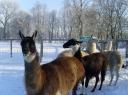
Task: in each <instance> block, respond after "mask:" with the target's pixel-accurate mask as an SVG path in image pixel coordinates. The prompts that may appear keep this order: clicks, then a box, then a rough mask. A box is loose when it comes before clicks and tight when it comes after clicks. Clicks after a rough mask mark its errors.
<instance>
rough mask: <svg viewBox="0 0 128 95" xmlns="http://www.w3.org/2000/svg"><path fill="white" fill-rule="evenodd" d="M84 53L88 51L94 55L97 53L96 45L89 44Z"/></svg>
mask: <svg viewBox="0 0 128 95" xmlns="http://www.w3.org/2000/svg"><path fill="white" fill-rule="evenodd" d="M86 51H88V52H89V53H94V52H97V48H96V43H91V44H90V45H89V46H88V47H87V49H86Z"/></svg>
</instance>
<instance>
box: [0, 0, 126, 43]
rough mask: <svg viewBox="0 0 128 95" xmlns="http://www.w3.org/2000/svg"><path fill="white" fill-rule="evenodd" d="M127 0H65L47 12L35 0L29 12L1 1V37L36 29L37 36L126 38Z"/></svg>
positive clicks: (9, 36) (30, 31)
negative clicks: (60, 6)
mask: <svg viewBox="0 0 128 95" xmlns="http://www.w3.org/2000/svg"><path fill="white" fill-rule="evenodd" d="M127 13H128V0H64V1H63V6H62V8H61V9H58V10H52V11H49V10H48V9H47V6H46V5H43V4H41V3H40V2H39V1H37V2H36V3H35V4H34V5H33V7H32V8H31V9H30V10H29V11H28V12H26V11H23V10H20V9H19V8H18V4H17V3H15V2H12V1H11V0H10V1H9V0H1V1H0V39H9V38H13V39H14V38H19V37H18V31H19V30H21V31H22V32H23V33H24V34H25V35H31V33H32V32H33V31H35V30H37V31H38V32H39V33H38V38H39V39H49V41H52V39H69V38H80V36H84V35H85V36H86V35H87V36H89V35H93V36H95V37H97V38H99V39H108V38H109V39H116V38H120V39H128V14H127Z"/></svg>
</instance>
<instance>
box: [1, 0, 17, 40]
mask: <svg viewBox="0 0 128 95" xmlns="http://www.w3.org/2000/svg"><path fill="white" fill-rule="evenodd" d="M16 9H17V4H16V3H15V2H12V1H9V0H1V1H0V23H1V25H2V27H3V32H4V38H6V35H7V32H8V31H7V29H8V24H9V22H10V20H11V19H12V18H13V17H14V15H15V12H16Z"/></svg>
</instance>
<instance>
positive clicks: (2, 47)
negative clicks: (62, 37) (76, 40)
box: [0, 42, 128, 95]
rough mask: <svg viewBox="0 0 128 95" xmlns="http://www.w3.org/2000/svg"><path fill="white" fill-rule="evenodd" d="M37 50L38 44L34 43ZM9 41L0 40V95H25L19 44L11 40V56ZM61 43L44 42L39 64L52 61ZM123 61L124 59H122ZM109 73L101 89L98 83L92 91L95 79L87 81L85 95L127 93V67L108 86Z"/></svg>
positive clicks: (79, 88) (120, 94) (119, 94)
mask: <svg viewBox="0 0 128 95" xmlns="http://www.w3.org/2000/svg"><path fill="white" fill-rule="evenodd" d="M36 46H37V49H38V51H40V49H39V47H40V45H39V44H38V43H37V44H36ZM9 47H10V44H9V42H0V95H26V93H25V88H24V61H23V57H22V53H21V48H20V44H19V43H18V42H13V57H12V58H11V57H10V48H9ZM63 50H64V49H63V48H62V43H44V49H43V51H44V55H43V56H44V57H43V59H42V63H41V64H45V63H47V62H49V61H52V60H53V59H55V58H56V57H57V55H58V54H59V53H60V52H61V51H63ZM119 51H121V54H122V56H124V55H125V50H124V49H119ZM124 59H126V58H125V56H124ZM124 62H125V61H124ZM109 80H110V73H109V71H107V74H106V78H105V81H104V83H103V87H102V90H101V91H99V90H98V88H99V84H100V81H99V83H98V86H97V88H96V91H95V92H94V93H91V92H90V91H91V89H92V88H93V86H94V83H95V79H92V80H91V81H90V83H89V87H88V88H86V89H85V91H86V93H87V95H127V93H128V69H127V68H126V69H123V68H122V69H121V71H120V78H119V81H118V83H117V85H114V84H113V85H111V86H108V83H109ZM77 92H78V93H80V92H81V85H79V87H78V91H77Z"/></svg>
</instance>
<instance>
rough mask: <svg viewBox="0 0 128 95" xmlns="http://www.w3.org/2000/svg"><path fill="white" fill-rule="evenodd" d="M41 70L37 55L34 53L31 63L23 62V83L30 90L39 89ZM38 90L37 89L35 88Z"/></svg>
mask: <svg viewBox="0 0 128 95" xmlns="http://www.w3.org/2000/svg"><path fill="white" fill-rule="evenodd" d="M41 72H43V71H42V70H41V67H40V60H39V55H38V54H37V53H36V57H35V59H34V60H33V61H32V62H31V63H27V62H25V82H26V85H27V86H29V87H31V88H37V87H40V86H38V85H41V78H42V77H41ZM37 89H38V88H37Z"/></svg>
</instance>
